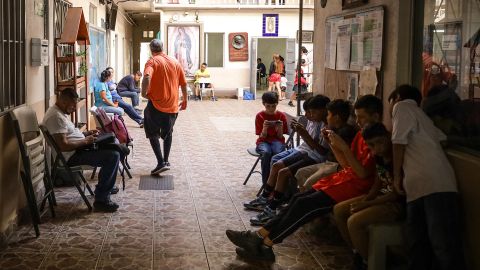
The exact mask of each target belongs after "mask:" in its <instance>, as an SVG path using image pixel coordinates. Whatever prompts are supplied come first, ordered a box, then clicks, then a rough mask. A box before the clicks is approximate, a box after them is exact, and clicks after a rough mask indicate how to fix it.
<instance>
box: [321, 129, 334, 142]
mask: <svg viewBox="0 0 480 270" xmlns="http://www.w3.org/2000/svg"><path fill="white" fill-rule="evenodd" d="M321 132H322V137H323V138H324V139H325V140H326V141H327V142H328V143H330V139H329V138H328V134H330V132H332V130H331V129H329V128H328V127H324V128H322V130H321Z"/></svg>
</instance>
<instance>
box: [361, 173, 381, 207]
mask: <svg viewBox="0 0 480 270" xmlns="http://www.w3.org/2000/svg"><path fill="white" fill-rule="evenodd" d="M381 187H382V180H380V177H378V174H377V175H376V176H375V182H373V185H372V187H371V188H370V190H369V191H368V193H367V196H365V198H364V201H371V200H373V199H375V198H376V197H377V195H378V192H380V188H381Z"/></svg>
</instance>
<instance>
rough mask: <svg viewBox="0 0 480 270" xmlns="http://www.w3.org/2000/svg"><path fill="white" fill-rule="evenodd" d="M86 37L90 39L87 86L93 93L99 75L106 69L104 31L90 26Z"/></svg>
mask: <svg viewBox="0 0 480 270" xmlns="http://www.w3.org/2000/svg"><path fill="white" fill-rule="evenodd" d="M88 35H89V37H90V47H89V51H88V57H89V63H90V66H89V67H88V81H89V82H88V85H89V89H90V90H91V91H93V88H94V86H95V84H96V83H97V82H98V81H99V77H100V73H101V72H102V70H104V69H105V68H107V59H106V58H105V56H106V48H105V31H104V30H101V29H97V28H94V27H92V26H90V28H89V33H88Z"/></svg>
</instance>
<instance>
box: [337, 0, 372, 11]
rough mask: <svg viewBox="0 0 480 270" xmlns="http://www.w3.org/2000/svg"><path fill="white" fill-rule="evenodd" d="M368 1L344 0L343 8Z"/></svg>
mask: <svg viewBox="0 0 480 270" xmlns="http://www.w3.org/2000/svg"><path fill="white" fill-rule="evenodd" d="M366 3H368V0H342V9H349V8H355V7H359V6H362V5H365V4H366Z"/></svg>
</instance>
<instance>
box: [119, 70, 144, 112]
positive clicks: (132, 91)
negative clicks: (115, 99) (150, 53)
mask: <svg viewBox="0 0 480 270" xmlns="http://www.w3.org/2000/svg"><path fill="white" fill-rule="evenodd" d="M141 77H142V72H140V71H137V72H135V74H129V75H127V76H125V77H123V78H122V79H121V80H120V81H119V82H118V85H117V93H118V95H120V96H121V97H128V98H131V99H132V106H133V108H135V109H136V110H138V108H137V107H138V105H139V104H140V101H139V97H138V95H139V93H140V89H138V88H137V83H138V82H139V81H140V78H141Z"/></svg>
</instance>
